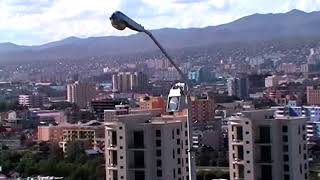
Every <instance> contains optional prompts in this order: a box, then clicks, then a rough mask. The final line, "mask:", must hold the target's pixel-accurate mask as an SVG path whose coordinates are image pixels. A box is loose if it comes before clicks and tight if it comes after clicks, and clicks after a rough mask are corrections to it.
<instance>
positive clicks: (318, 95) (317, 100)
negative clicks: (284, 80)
mask: <svg viewBox="0 0 320 180" xmlns="http://www.w3.org/2000/svg"><path fill="white" fill-rule="evenodd" d="M307 102H308V104H309V105H320V88H319V87H314V86H308V87H307Z"/></svg>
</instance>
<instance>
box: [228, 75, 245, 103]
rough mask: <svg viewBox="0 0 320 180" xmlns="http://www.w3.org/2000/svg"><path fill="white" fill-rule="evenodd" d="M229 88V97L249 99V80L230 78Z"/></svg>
mask: <svg viewBox="0 0 320 180" xmlns="http://www.w3.org/2000/svg"><path fill="white" fill-rule="evenodd" d="M227 86H228V95H229V96H237V97H238V98H240V99H247V98H248V97H249V82H248V78H245V77H241V78H229V79H228V82H227Z"/></svg>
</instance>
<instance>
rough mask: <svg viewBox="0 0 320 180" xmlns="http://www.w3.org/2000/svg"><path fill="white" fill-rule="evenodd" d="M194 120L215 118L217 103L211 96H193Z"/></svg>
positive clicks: (202, 120)
mask: <svg viewBox="0 0 320 180" xmlns="http://www.w3.org/2000/svg"><path fill="white" fill-rule="evenodd" d="M191 103H192V113H191V115H192V121H193V122H205V121H210V120H213V119H214V111H215V103H214V100H213V99H212V98H210V97H209V96H198V97H195V96H194V97H191Z"/></svg>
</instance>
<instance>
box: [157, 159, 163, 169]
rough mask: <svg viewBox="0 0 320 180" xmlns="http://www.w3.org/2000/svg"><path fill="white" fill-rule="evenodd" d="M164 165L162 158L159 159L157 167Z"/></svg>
mask: <svg viewBox="0 0 320 180" xmlns="http://www.w3.org/2000/svg"><path fill="white" fill-rule="evenodd" d="M161 166H162V161H161V160H160V159H158V160H157V167H161Z"/></svg>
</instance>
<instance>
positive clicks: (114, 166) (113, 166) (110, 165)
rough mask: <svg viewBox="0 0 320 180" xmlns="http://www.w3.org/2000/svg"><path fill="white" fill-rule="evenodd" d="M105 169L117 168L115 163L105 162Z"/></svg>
mask: <svg viewBox="0 0 320 180" xmlns="http://www.w3.org/2000/svg"><path fill="white" fill-rule="evenodd" d="M107 169H108V170H116V169H118V168H117V164H114V163H110V164H107Z"/></svg>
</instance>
